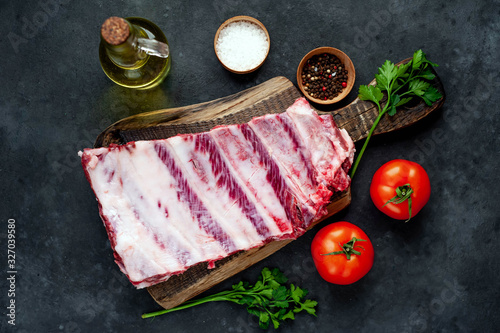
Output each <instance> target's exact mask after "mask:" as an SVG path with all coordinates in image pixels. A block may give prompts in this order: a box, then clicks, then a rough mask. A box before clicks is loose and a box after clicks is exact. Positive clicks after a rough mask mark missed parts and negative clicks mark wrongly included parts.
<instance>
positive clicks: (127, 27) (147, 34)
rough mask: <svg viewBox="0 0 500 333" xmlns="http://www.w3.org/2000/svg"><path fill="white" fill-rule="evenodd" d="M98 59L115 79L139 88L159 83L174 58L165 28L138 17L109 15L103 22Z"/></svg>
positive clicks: (110, 76)
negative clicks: (124, 17)
mask: <svg viewBox="0 0 500 333" xmlns="http://www.w3.org/2000/svg"><path fill="white" fill-rule="evenodd" d="M99 60H100V61H101V66H102V69H103V70H104V73H106V75H107V76H108V77H109V78H110V79H111V80H112V81H114V82H115V83H117V84H119V85H121V86H124V87H127V88H136V89H149V88H153V87H156V86H157V85H159V84H160V83H161V82H162V81H163V80H164V79H165V77H166V76H167V75H168V72H169V71H170V61H171V59H170V51H169V47H168V42H167V38H166V37H165V35H164V34H163V32H162V31H161V30H160V28H158V27H157V26H156V25H155V24H154V23H152V22H150V21H148V20H146V19H143V18H139V17H129V18H126V19H123V18H120V17H110V18H108V19H107V20H106V21H105V22H104V23H103V25H102V27H101V43H100V45H99Z"/></svg>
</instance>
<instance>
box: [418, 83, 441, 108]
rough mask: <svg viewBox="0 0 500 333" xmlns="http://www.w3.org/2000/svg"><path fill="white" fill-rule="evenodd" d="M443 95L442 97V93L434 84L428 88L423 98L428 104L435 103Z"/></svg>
mask: <svg viewBox="0 0 500 333" xmlns="http://www.w3.org/2000/svg"><path fill="white" fill-rule="evenodd" d="M441 97H442V95H441V93H440V92H439V91H438V90H437V89H436V88H434V87H432V86H431V87H429V88H427V90H426V91H425V93H424V95H423V96H422V98H423V99H424V101H425V102H426V103H427V105H432V103H434V102H435V101H437V100H438V99H440V98H441Z"/></svg>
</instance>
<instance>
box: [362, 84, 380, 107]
mask: <svg viewBox="0 0 500 333" xmlns="http://www.w3.org/2000/svg"><path fill="white" fill-rule="evenodd" d="M358 97H359V99H361V100H363V101H372V102H374V103H375V104H377V105H378V104H379V102H380V101H381V100H382V98H384V94H383V93H382V91H380V88H378V87H377V86H367V85H361V86H359V95H358Z"/></svg>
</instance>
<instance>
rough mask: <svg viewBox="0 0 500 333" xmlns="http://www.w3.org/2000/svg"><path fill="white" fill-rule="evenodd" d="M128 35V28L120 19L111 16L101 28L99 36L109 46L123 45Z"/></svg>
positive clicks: (125, 22)
mask: <svg viewBox="0 0 500 333" xmlns="http://www.w3.org/2000/svg"><path fill="white" fill-rule="evenodd" d="M129 35H130V28H129V25H128V23H127V21H125V20H124V19H122V18H121V17H116V16H112V17H110V18H108V19H107V20H106V21H104V23H103V24H102V27H101V36H102V38H104V40H105V41H106V42H108V43H109V44H111V45H120V44H122V43H124V42H125V41H126V40H127V38H128V36H129Z"/></svg>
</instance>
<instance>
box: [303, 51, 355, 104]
mask: <svg viewBox="0 0 500 333" xmlns="http://www.w3.org/2000/svg"><path fill="white" fill-rule="evenodd" d="M302 85H303V86H304V90H305V91H306V92H307V94H308V95H309V96H311V97H314V98H317V99H322V100H328V99H333V98H334V97H336V96H337V95H338V94H340V93H341V92H342V90H343V89H344V88H345V87H347V70H346V69H345V67H344V64H342V62H341V61H340V59H339V58H337V57H336V56H335V55H333V54H328V53H324V54H319V55H315V56H313V57H311V58H310V59H309V60H308V61H307V62H306V64H305V65H304V68H303V69H302Z"/></svg>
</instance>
